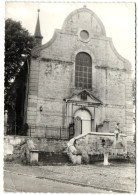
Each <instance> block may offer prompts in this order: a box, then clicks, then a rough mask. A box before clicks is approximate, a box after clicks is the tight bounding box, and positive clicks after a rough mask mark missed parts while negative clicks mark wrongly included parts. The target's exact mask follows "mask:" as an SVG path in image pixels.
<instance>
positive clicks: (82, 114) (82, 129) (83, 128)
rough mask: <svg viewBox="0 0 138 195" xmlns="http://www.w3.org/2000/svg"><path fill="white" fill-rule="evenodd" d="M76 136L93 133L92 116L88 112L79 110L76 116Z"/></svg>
mask: <svg viewBox="0 0 138 195" xmlns="http://www.w3.org/2000/svg"><path fill="white" fill-rule="evenodd" d="M74 123H75V136H78V135H80V134H83V133H89V132H91V115H90V113H89V112H88V111H87V110H81V109H80V110H77V111H76V112H75V114H74Z"/></svg>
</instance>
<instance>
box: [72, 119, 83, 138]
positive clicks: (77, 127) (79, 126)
mask: <svg viewBox="0 0 138 195" xmlns="http://www.w3.org/2000/svg"><path fill="white" fill-rule="evenodd" d="M81 130H82V121H81V118H80V117H79V116H77V117H76V118H75V134H74V137H76V136H78V135H80V134H81Z"/></svg>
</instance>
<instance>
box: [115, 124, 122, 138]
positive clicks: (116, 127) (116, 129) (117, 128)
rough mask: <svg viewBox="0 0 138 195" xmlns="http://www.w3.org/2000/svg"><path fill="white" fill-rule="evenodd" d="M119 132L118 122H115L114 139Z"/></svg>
mask: <svg viewBox="0 0 138 195" xmlns="http://www.w3.org/2000/svg"><path fill="white" fill-rule="evenodd" d="M119 133H121V131H120V127H119V123H117V124H116V126H115V131H114V134H115V137H116V140H118V135H119Z"/></svg>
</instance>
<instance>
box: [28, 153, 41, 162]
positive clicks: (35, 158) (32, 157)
mask: <svg viewBox="0 0 138 195" xmlns="http://www.w3.org/2000/svg"><path fill="white" fill-rule="evenodd" d="M38 154H39V150H31V151H30V162H31V163H32V162H38Z"/></svg>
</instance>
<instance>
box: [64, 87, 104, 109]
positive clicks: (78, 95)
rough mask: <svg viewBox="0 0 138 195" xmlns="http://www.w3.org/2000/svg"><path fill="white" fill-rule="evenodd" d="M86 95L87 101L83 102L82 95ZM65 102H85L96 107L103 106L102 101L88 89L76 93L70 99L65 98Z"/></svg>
mask: <svg viewBox="0 0 138 195" xmlns="http://www.w3.org/2000/svg"><path fill="white" fill-rule="evenodd" d="M84 93H85V95H86V96H87V99H86V100H83V99H82V98H81V95H82V94H84ZM63 100H64V101H66V102H85V103H91V104H95V105H100V104H103V103H102V101H101V100H99V99H98V98H97V97H95V95H94V94H93V93H92V92H90V91H88V90H86V89H83V90H80V91H77V92H74V93H73V94H72V95H71V96H70V97H67V98H64V99H63Z"/></svg>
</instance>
